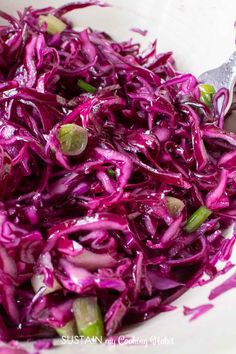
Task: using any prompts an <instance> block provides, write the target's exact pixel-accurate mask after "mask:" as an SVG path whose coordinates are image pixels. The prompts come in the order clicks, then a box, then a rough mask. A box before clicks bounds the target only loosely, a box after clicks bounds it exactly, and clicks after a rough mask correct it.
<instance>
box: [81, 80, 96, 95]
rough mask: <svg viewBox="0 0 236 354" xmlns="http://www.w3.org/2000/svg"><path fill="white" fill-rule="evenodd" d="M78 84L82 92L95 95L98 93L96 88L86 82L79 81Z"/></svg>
mask: <svg viewBox="0 0 236 354" xmlns="http://www.w3.org/2000/svg"><path fill="white" fill-rule="evenodd" d="M77 84H78V86H79V88H81V89H82V90H84V91H86V92H89V93H95V92H96V91H97V89H96V87H94V86H92V85H90V84H88V83H87V82H85V81H84V80H81V79H79V80H78V81H77Z"/></svg>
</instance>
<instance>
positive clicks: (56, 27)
mask: <svg viewBox="0 0 236 354" xmlns="http://www.w3.org/2000/svg"><path fill="white" fill-rule="evenodd" d="M38 23H39V25H40V26H42V24H43V23H46V24H47V33H49V34H57V33H61V32H63V31H64V30H65V29H66V24H65V23H64V22H62V21H61V20H60V19H59V18H57V17H56V16H53V15H50V14H49V15H47V16H44V15H41V16H39V20H38Z"/></svg>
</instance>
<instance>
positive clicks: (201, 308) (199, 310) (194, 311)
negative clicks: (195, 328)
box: [184, 304, 214, 321]
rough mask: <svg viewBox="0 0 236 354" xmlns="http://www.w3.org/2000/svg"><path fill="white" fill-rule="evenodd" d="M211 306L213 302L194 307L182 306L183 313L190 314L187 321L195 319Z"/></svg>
mask: <svg viewBox="0 0 236 354" xmlns="http://www.w3.org/2000/svg"><path fill="white" fill-rule="evenodd" d="M213 307H214V305H213V304H204V305H200V306H197V307H194V308H190V307H187V306H184V315H185V316H191V317H190V319H189V321H193V320H196V319H197V318H198V317H200V316H202V315H203V314H204V313H206V312H208V311H209V310H211V309H212V308H213Z"/></svg>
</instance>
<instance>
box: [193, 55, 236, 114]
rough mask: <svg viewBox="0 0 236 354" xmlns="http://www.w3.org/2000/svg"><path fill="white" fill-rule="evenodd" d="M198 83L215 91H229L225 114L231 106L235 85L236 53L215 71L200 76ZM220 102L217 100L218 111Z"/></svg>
mask: <svg viewBox="0 0 236 354" xmlns="http://www.w3.org/2000/svg"><path fill="white" fill-rule="evenodd" d="M198 80H199V81H200V82H203V83H207V84H210V85H212V86H213V87H214V88H215V90H216V91H218V90H219V89H221V88H222V87H224V88H226V89H228V91H229V101H228V104H227V106H226V108H225V111H224V114H226V113H227V112H228V110H229V108H230V106H231V104H232V100H233V91H234V86H235V83H236V51H235V52H234V53H233V54H232V55H231V57H230V58H229V59H228V60H227V61H226V62H225V63H224V64H222V65H220V66H219V67H218V68H216V69H212V70H208V71H206V72H204V73H203V74H201V75H200V76H199V78H198ZM222 103H223V99H222V100H220V99H219V100H218V109H219V111H220V110H221V108H222Z"/></svg>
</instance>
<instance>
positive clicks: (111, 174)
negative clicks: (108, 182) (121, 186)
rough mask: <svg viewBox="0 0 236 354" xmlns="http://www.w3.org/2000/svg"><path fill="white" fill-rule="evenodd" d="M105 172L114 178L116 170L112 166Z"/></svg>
mask: <svg viewBox="0 0 236 354" xmlns="http://www.w3.org/2000/svg"><path fill="white" fill-rule="evenodd" d="M107 174H108V176H110V177H111V178H115V177H116V171H114V170H113V169H112V168H108V170H107Z"/></svg>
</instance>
